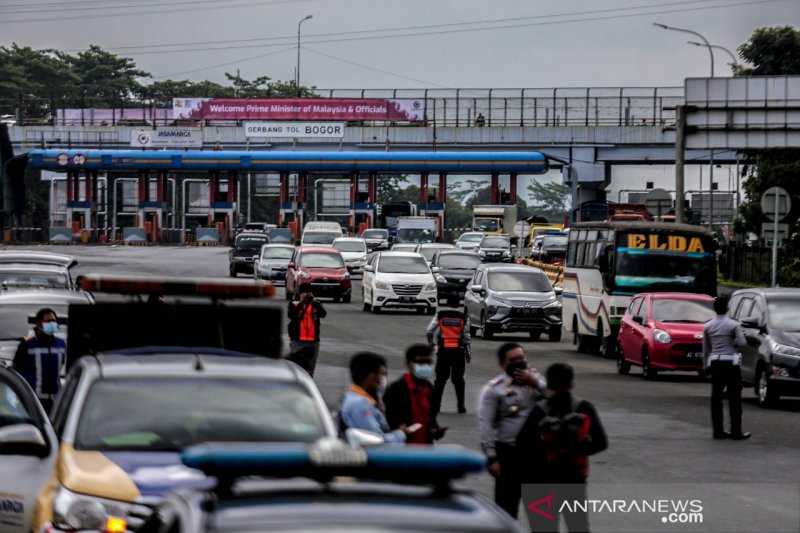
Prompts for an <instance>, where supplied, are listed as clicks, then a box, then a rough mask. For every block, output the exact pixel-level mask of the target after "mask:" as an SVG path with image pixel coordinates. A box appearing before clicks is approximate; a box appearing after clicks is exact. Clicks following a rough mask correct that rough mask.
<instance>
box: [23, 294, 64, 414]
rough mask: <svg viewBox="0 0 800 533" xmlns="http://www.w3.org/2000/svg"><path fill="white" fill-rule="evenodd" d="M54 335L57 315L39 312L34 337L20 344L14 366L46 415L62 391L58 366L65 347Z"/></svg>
mask: <svg viewBox="0 0 800 533" xmlns="http://www.w3.org/2000/svg"><path fill="white" fill-rule="evenodd" d="M57 331H58V316H57V315H56V312H55V311H53V310H52V309H49V308H44V309H40V310H39V311H38V312H37V313H36V318H35V325H34V327H33V333H32V334H31V335H29V336H27V337H25V338H24V339H22V340H21V341H20V343H19V346H18V347H17V353H16V354H15V355H14V363H13V368H14V370H16V371H17V372H18V373H19V374H20V375H21V376H22V377H23V378H25V380H26V381H27V382H28V383H29V384H30V386H31V388H32V389H33V390H34V391H35V392H36V396H37V397H38V398H39V401H40V402H41V404H42V407H44V409H45V411H47V412H50V408H51V407H52V406H53V400H55V397H56V394H58V391H59V390H60V389H61V366H62V365H63V364H64V361H65V359H66V356H67V343H65V342H64V340H63V339H60V338H58V337H56V336H55V335H56V332H57Z"/></svg>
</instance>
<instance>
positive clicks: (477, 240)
mask: <svg viewBox="0 0 800 533" xmlns="http://www.w3.org/2000/svg"><path fill="white" fill-rule="evenodd" d="M483 236H484V233H483V232H481V231H468V232H467V233H462V234H461V236H460V237H459V238H458V240H457V241H456V248H461V249H462V250H469V251H470V252H476V251H478V247H479V246H480V245H481V239H483Z"/></svg>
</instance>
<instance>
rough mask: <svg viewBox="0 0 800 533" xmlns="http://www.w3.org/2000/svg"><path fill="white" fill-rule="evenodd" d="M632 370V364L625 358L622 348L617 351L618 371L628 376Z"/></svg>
mask: <svg viewBox="0 0 800 533" xmlns="http://www.w3.org/2000/svg"><path fill="white" fill-rule="evenodd" d="M630 371H631V364H630V363H629V362H628V361H626V360H625V356H624V355H623V354H622V350H619V351H618V352H617V373H619V374H622V375H623V376H627V375H628V374H629V373H630Z"/></svg>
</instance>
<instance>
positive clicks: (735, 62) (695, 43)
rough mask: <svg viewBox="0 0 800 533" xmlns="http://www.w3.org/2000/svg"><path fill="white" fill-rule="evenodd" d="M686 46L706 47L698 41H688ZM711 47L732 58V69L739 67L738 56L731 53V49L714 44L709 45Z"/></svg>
mask: <svg viewBox="0 0 800 533" xmlns="http://www.w3.org/2000/svg"><path fill="white" fill-rule="evenodd" d="M686 44H691V45H693V46H705V45H704V44H703V43H698V42H697V41H686ZM709 46H711V48H713V49H714V50H722V51H723V52H725V53H726V54H728V55H729V56H731V63H730V65H731V66H732V67H734V68H735V67H738V66H739V60H738V59H736V55H735V54H734V53H733V52H731V51H730V50H729V49H727V48H725V47H724V46H720V45H718V44H712V45H709Z"/></svg>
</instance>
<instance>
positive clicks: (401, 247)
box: [392, 244, 417, 252]
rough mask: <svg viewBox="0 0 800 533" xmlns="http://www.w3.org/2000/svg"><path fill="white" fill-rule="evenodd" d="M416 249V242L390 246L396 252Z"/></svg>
mask: <svg viewBox="0 0 800 533" xmlns="http://www.w3.org/2000/svg"><path fill="white" fill-rule="evenodd" d="M416 249H417V245H416V244H395V245H394V246H392V250H394V251H398V252H413V251H414V250H416Z"/></svg>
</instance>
